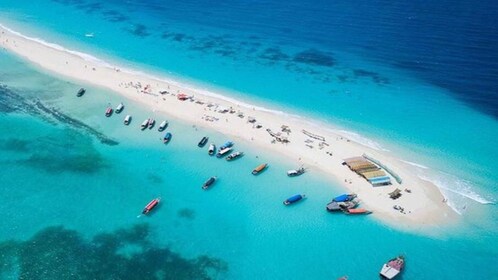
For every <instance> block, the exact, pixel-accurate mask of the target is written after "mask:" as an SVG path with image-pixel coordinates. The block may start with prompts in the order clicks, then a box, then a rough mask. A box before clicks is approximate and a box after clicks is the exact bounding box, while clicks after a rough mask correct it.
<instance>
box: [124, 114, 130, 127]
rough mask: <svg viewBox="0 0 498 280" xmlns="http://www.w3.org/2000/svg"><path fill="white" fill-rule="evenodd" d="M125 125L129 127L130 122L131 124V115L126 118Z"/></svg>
mask: <svg viewBox="0 0 498 280" xmlns="http://www.w3.org/2000/svg"><path fill="white" fill-rule="evenodd" d="M123 122H124V124H125V125H129V124H130V122H131V116H130V115H126V117H125V118H124V121H123Z"/></svg>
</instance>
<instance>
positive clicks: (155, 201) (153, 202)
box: [142, 197, 161, 215]
mask: <svg viewBox="0 0 498 280" xmlns="http://www.w3.org/2000/svg"><path fill="white" fill-rule="evenodd" d="M160 201H161V198H159V197H158V198H154V199H153V200H151V201H150V202H149V203H148V204H147V205H146V206H145V208H144V210H142V214H143V215H147V214H149V213H150V211H152V209H154V208H155V207H156V206H157V205H158V204H159V202H160Z"/></svg>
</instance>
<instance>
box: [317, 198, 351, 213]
mask: <svg viewBox="0 0 498 280" xmlns="http://www.w3.org/2000/svg"><path fill="white" fill-rule="evenodd" d="M358 204H359V201H358V200H356V199H354V200H350V201H343V202H337V201H331V202H329V203H328V204H327V207H326V208H325V209H327V211H329V212H334V211H347V210H348V209H354V208H356V207H357V206H358Z"/></svg>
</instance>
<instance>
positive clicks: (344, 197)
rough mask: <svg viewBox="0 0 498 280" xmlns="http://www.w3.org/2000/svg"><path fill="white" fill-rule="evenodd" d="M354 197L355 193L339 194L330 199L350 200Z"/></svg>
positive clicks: (338, 200) (336, 200) (337, 200)
mask: <svg viewBox="0 0 498 280" xmlns="http://www.w3.org/2000/svg"><path fill="white" fill-rule="evenodd" d="M355 198H356V194H354V193H352V194H341V195H340V196H338V197H336V198H334V199H332V201H334V202H346V201H351V200H353V199H355Z"/></svg>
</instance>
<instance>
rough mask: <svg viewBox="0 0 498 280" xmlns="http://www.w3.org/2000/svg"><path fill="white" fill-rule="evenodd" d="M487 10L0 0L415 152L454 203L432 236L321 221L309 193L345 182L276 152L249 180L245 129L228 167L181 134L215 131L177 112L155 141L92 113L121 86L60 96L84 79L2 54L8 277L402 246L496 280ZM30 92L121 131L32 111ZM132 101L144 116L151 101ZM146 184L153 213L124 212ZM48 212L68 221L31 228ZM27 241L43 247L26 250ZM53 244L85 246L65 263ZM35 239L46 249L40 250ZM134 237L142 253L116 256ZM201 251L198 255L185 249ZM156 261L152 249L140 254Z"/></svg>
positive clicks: (497, 130) (121, 53)
mask: <svg viewBox="0 0 498 280" xmlns="http://www.w3.org/2000/svg"><path fill="white" fill-rule="evenodd" d="M496 5H497V4H496V3H494V2H491V1H481V2H479V3H470V2H469V3H465V2H459V3H451V2H450V1H442V2H438V3H425V2H421V1H420V2H413V1H410V2H408V1H405V2H399V3H390V2H387V1H373V2H372V1H370V2H360V3H351V2H349V1H334V3H329V1H319V2H314V3H313V5H311V4H310V3H306V2H305V1H287V2H285V4H282V3H280V2H277V1H273V2H272V1H252V2H251V3H250V4H249V3H247V2H245V1H230V2H229V3H228V2H227V3H212V2H210V1H204V2H202V1H181V2H164V1H145V2H141V3H131V2H124V3H123V2H122V1H106V2H105V3H103V2H92V1H45V0H42V1H36V2H35V3H31V2H19V1H4V0H0V7H1V9H0V14H1V20H0V23H2V24H4V25H6V26H9V27H11V28H12V29H14V30H18V31H20V32H22V33H24V34H26V35H28V36H32V37H38V38H43V39H44V40H46V41H48V42H54V43H57V44H60V45H63V46H65V47H67V48H70V49H74V50H78V51H82V52H87V53H91V54H93V55H96V56H97V57H99V58H102V59H104V60H106V61H112V62H115V63H118V64H120V65H121V66H126V67H129V68H133V69H140V70H145V71H147V72H150V73H154V74H156V75H169V76H173V77H175V78H177V79H180V80H182V81H185V82H191V83H195V84H197V85H198V86H199V87H204V88H208V89H211V90H221V91H222V92H226V94H228V95H230V96H232V97H236V98H239V99H242V100H245V101H246V102H249V103H252V104H256V105H259V106H264V107H269V108H272V109H277V110H285V111H287V112H292V113H295V114H299V115H303V116H308V117H314V118H316V119H318V120H320V121H321V122H330V123H334V124H336V125H338V126H339V127H342V128H343V129H345V130H348V131H354V132H357V133H360V134H361V135H362V136H363V137H365V138H358V137H356V139H358V140H360V141H362V142H364V143H366V144H372V143H375V144H376V145H380V146H381V147H382V148H384V149H388V150H389V151H390V152H391V153H396V154H399V156H400V157H401V158H403V159H405V160H409V161H412V162H415V163H418V164H422V165H425V166H428V167H429V169H424V168H421V169H419V170H418V172H420V175H421V176H423V177H426V178H428V179H430V180H432V181H434V182H435V183H437V184H438V185H439V186H440V187H441V188H443V189H442V191H443V193H444V194H445V195H446V196H448V197H449V198H450V201H451V203H452V204H453V205H454V207H455V209H456V210H457V211H459V212H461V213H462V222H461V224H459V225H458V226H457V227H455V228H451V230H450V229H447V228H436V229H434V231H435V232H436V233H437V235H438V237H426V236H424V235H416V234H407V233H403V232H398V231H395V230H392V229H389V228H387V227H386V226H384V225H382V224H379V223H378V222H376V221H375V220H372V219H368V218H367V219H355V220H348V219H346V218H343V217H331V216H330V215H326V214H327V213H325V212H324V211H323V206H324V204H325V203H326V202H327V200H329V199H330V196H331V195H332V194H333V193H334V192H340V191H341V190H340V189H339V188H338V187H337V186H333V185H330V183H329V182H325V181H324V180H322V179H321V176H320V174H310V175H311V176H309V177H303V178H299V179H302V180H301V181H290V182H289V181H287V180H281V177H280V176H279V175H278V174H283V173H284V172H285V170H287V169H288V168H291V167H293V166H292V165H290V164H289V165H288V166H287V165H285V164H281V163H278V160H275V162H271V164H272V171H273V167H274V168H275V170H276V171H275V173H273V172H271V173H270V172H268V174H265V175H267V176H266V177H263V176H261V177H258V180H257V181H254V178H253V177H251V176H247V174H246V173H247V172H245V171H247V170H250V169H252V167H254V166H255V165H257V164H258V163H259V162H258V160H256V159H255V158H254V156H255V155H257V153H258V152H257V151H253V150H251V148H250V146H249V145H248V144H244V143H240V145H241V146H240V148H241V149H243V150H245V151H247V152H248V154H249V155H250V156H248V157H246V158H244V159H243V160H241V161H240V162H237V163H236V164H237V168H227V166H226V164H225V162H219V161H212V160H211V159H210V158H207V157H206V156H205V155H204V154H202V153H200V152H199V150H198V149H197V147H196V146H195V143H196V142H197V140H198V138H200V137H202V135H203V134H205V133H209V134H212V132H207V131H206V132H204V131H202V132H199V131H195V130H194V129H193V128H192V127H191V126H190V125H187V124H182V123H181V122H178V123H177V125H174V126H173V127H172V129H175V132H174V133H175V136H174V142H173V143H171V144H172V145H171V146H168V149H165V148H164V147H162V145H157V141H158V140H157V138H158V137H159V136H158V135H154V134H153V133H149V134H145V136H142V135H139V136H137V135H135V134H134V133H130V130H129V129H128V128H124V127H123V126H122V125H121V122H120V120H117V119H105V118H104V117H103V115H102V114H101V111H102V106H105V105H102V104H107V103H108V102H111V103H113V104H114V103H117V102H119V101H121V100H120V98H119V97H118V96H117V95H115V94H112V93H108V92H104V91H101V90H99V89H92V88H91V87H88V86H87V87H88V88H90V89H91V91H95V92H100V93H102V96H101V98H94V99H85V104H84V105H81V104H80V103H77V102H76V101H75V100H74V98H72V97H73V96H72V92H74V88H78V87H79V85H76V84H74V82H66V81H64V80H63V79H60V78H58V77H52V76H50V75H46V74H44V73H42V72H43V71H42V70H40V69H34V68H33V67H32V66H28V65H25V64H24V63H23V62H21V61H20V60H19V59H17V58H14V57H11V56H9V55H6V54H5V53H2V54H1V59H0V63H1V68H0V69H1V72H0V83H2V84H4V85H6V88H3V90H4V91H2V94H4V95H2V96H3V101H5V102H6V103H5V104H10V105H12V104H17V105H16V106H18V105H19V106H20V108H21V109H19V108H15V109H12V108H10V106H4V105H5V104H4V103H0V104H2V112H3V113H2V114H1V115H0V118H2V120H1V122H0V123H3V124H5V123H9V124H11V125H9V126H2V127H1V130H2V134H1V135H2V137H1V138H0V141H1V142H0V147H1V150H0V153H1V154H2V157H1V158H2V159H3V162H2V164H3V166H4V167H3V168H2V169H1V170H2V171H0V178H1V181H2V184H1V188H2V189H1V192H0V193H1V194H2V195H1V198H0V199H1V202H2V203H1V204H0V205H1V210H2V211H1V212H2V213H5V217H4V221H3V223H2V226H1V227H0V240H10V239H13V240H16V242H4V243H2V245H1V246H0V248H2V250H3V254H2V258H3V259H2V260H4V263H12V262H10V261H8V260H9V258H10V257H11V256H19V253H13V252H21V253H22V254H21V256H22V261H21V262H20V263H18V264H17V265H18V266H19V267H21V268H22V269H21V270H20V271H24V272H25V273H29V274H25V275H34V274H37V273H38V274H39V275H45V276H44V277H45V278H41V279H60V278H67V279H70V278H71V276H70V275H71V273H75V272H76V273H78V275H80V277H81V278H82V279H87V278H89V279H90V278H92V279H93V278H95V277H97V278H102V277H103V278H109V277H110V275H114V277H117V278H118V279H119V278H124V279H126V278H130V279H134V278H133V277H135V276H134V275H136V274H134V273H137V274H140V275H141V276H142V277H143V276H144V275H147V273H152V272H154V273H164V272H165V271H167V272H169V273H174V274H170V275H175V277H173V278H176V279H180V278H186V279H192V278H193V279H202V278H203V277H205V276H206V273H208V274H209V273H211V276H213V275H214V277H215V278H229V279H254V278H262V279H275V278H276V279H279V278H284V277H286V278H287V276H286V274H285V273H288V272H289V271H293V273H295V277H296V278H304V279H326V278H328V279H330V278H334V277H338V276H340V275H344V274H348V275H349V276H350V277H351V278H352V279H371V278H373V277H372V275H376V273H377V271H378V269H379V267H380V265H381V264H382V262H383V261H384V260H385V259H386V258H389V257H391V256H392V255H395V254H397V253H405V254H406V255H407V256H409V260H410V262H409V264H410V265H409V267H408V268H407V271H406V273H405V275H404V277H403V279H424V278H428V277H433V278H436V279H469V278H472V277H474V276H475V275H474V273H475V271H482V273H483V275H482V277H483V278H487V279H494V278H498V271H497V270H496V268H494V261H495V260H496V258H497V257H498V252H497V251H496V248H494V247H493V246H492V244H496V241H497V232H498V229H497V224H498V223H497V221H498V220H497V218H496V217H497V215H496V214H497V209H496V205H494V204H491V205H490V204H482V203H488V202H495V201H496V197H497V195H498V190H497V188H496V187H497V182H498V175H496V172H495V170H496V167H498V166H497V164H496V161H495V159H496V157H497V156H498V150H497V149H496V147H495V144H494V143H495V142H496V139H497V137H498V125H497V122H496V115H497V112H496V108H498V106H497V100H498V98H497V96H496V93H497V92H498V91H497V90H496V83H495V81H496V80H497V79H496V78H497V72H496V71H497V70H496V69H498V68H497V67H496V66H497V61H498V59H497V57H496V56H497V54H496V51H494V50H496V49H497V36H496V28H497V27H496V26H497V25H496V21H497V20H496V18H497V17H496V15H497V7H496ZM85 34H87V35H89V34H92V35H93V37H88V36H85ZM12 92H13V93H14V94H13V95H12V94H10V93H12ZM68 92H70V93H71V94H69V95H67V93H68ZM6 93H9V94H10V95H6ZM5 96H9V98H8V99H6V97H5ZM18 96H21V97H23V98H26V99H27V100H24V99H22V98H18ZM34 98H40V99H41V100H42V102H43V104H47V105H48V106H54V107H56V108H57V109H58V110H61V111H62V112H65V113H67V114H68V115H69V116H71V117H73V118H75V119H78V120H80V121H82V122H84V123H86V124H88V125H89V126H90V127H92V128H94V129H96V130H97V131H100V132H103V133H104V135H106V136H108V137H110V138H111V139H115V140H116V139H117V141H118V142H119V145H117V146H109V145H105V144H102V143H100V142H99V141H98V138H97V137H96V135H95V131H91V130H88V129H87V130H85V129H81V128H79V129H76V128H74V127H73V126H70V125H67V124H63V123H61V122H60V121H54V120H51V119H50V118H49V117H47V116H46V115H44V114H39V113H36V110H34V109H32V102H34ZM22 104H24V105H22ZM22 108H25V109H22ZM33 110H34V111H33ZM133 110H134V115H135V114H136V115H137V116H138V118H137V119H138V120H141V119H142V118H145V117H146V116H147V115H148V114H150V112H147V110H146V109H143V108H142V109H141V108H133ZM96 112H98V113H96ZM158 118H159V116H158ZM212 137H213V139H216V141H218V142H223V141H224V140H225V137H224V136H222V135H212ZM352 137H354V136H352ZM31 139H37V141H36V142H33V141H31ZM191 139H195V141H192V140H191ZM372 141H374V142H372ZM191 142H193V143H191ZM237 145H239V143H237ZM169 148H171V149H169ZM68 151H69V152H68ZM267 156H268V159H269V160H270V159H271V158H273V157H275V158H277V156H269V155H267ZM172 159H173V160H172ZM68 163H72V164H68ZM193 165H194V166H196V168H194V169H193V168H192V166H193ZM199 166H201V167H199ZM213 170H215V171H213ZM218 170H224V172H225V173H227V172H228V173H229V174H230V176H231V177H230V178H229V180H222V181H220V182H219V185H217V186H216V188H215V189H213V190H212V192H209V193H208V195H210V197H209V198H206V195H205V193H203V192H200V190H199V187H198V186H199V184H200V183H202V182H203V181H204V180H205V179H206V178H207V177H209V176H211V175H213V174H212V173H213V172H218ZM283 179H287V178H283ZM276 181H277V182H278V184H275V183H274V182H276ZM269 186H271V187H269ZM301 191H305V192H306V193H307V194H309V196H310V198H309V199H308V201H306V202H305V203H303V204H301V205H296V206H297V207H296V209H292V210H297V211H293V212H291V214H289V211H287V210H289V209H284V208H282V207H281V204H280V201H281V200H283V199H284V198H286V197H287V196H289V195H290V194H293V193H295V192H301ZM213 193H214V194H215V195H213ZM155 196H162V197H163V198H165V201H166V202H165V203H164V204H163V205H162V206H161V208H160V209H159V210H160V211H158V212H157V215H154V216H152V217H151V218H150V219H142V218H140V219H138V220H137V218H136V214H137V212H139V210H140V209H141V207H143V204H144V202H147V201H148V200H150V198H151V197H155ZM13 209H16V210H15V211H14V210H13ZM58 225H62V226H64V227H65V229H61V228H56V229H51V230H49V231H43V230H44V229H46V228H47V227H51V226H58ZM137 225H138V228H137V227H136V226H137ZM134 227H135V228H134ZM69 230H74V231H76V232H68V231H69ZM40 231H41V232H40ZM37 233H38V235H35V234H37ZM58 234H59V235H60V236H63V237H64V238H62V240H64V242H65V243H64V242H59V240H61V239H60V238H59V239H58V238H55V237H57V236H58ZM105 234H107V235H105ZM96 235H104V237H102V236H98V237H95V238H94V236H96ZM54 236H55V237H54ZM70 237H71V238H72V239H71V238H70ZM379 237H380V238H379ZM66 238H67V241H66ZM92 238H93V239H92ZM30 240H31V241H33V240H35V241H37V242H38V243H43V240H52V241H50V242H46V244H47V246H46V247H47V248H38V249H39V250H36V248H32V247H30V244H32V243H31V242H30ZM104 241H105V242H104ZM23 242H24V243H23ZM116 244H119V245H116ZM123 244H124V245H123ZM353 244H354V245H353ZM56 245H60V246H62V245H64V246H65V247H68V248H71V250H73V251H74V252H78V253H79V254H77V255H80V256H81V259H79V258H76V259H74V260H72V261H69V262H67V261H66V262H65V261H64V260H65V259H64V257H66V258H67V256H64V254H61V253H60V251H58V248H59V246H56ZM52 246H53V247H52ZM104 249H105V250H104ZM153 249H154V250H156V251H154V250H153ZM134 250H135V251H134ZM47 251H48V254H54V256H56V257H55V258H46V257H43V256H44V254H45V253H47ZM129 251H131V252H140V253H141V254H139V255H138V256H137V255H135V257H134V258H124V257H123V256H129V255H127V254H130V253H129ZM5 252H6V253H5ZM127 252H128V253H127ZM428 252H430V253H428ZM57 254H59V255H57ZM202 255H207V256H208V258H207V259H206V258H204V259H196V258H199V257H200V256H202ZM45 256H46V255H45ZM71 256H73V255H71ZM469 256H471V257H469ZM151 258H153V259H157V263H148V264H147V265H146V264H145V263H144V262H143V259H151ZM51 259H52V260H51ZM84 260H107V261H102V263H117V264H119V265H116V267H104V266H103V267H99V266H97V265H96V264H95V262H94V263H90V264H87V263H86V262H85V261H84ZM140 260H142V261H140ZM167 260H174V261H171V262H170V263H173V265H166V264H168V261H167ZM220 260H221V261H220ZM68 263H70V264H71V265H67V264H68ZM359 263H360V264H361V265H358V264H359ZM83 264H85V265H83ZM172 267H176V268H182V269H178V270H182V271H190V272H192V274H190V275H189V274H186V275H183V274H181V273H180V272H178V271H176V270H174V269H173V268H172ZM296 267H299V269H296ZM358 267H361V269H359V268H358ZM483 267H486V269H484V270H483ZM89 268H91V269H89ZM134 268H140V269H134ZM205 268H207V270H205ZM13 271H19V270H18V269H15V267H14V269H12V267H10V268H8V269H6V270H0V273H3V274H1V276H2V277H4V278H7V277H8V278H7V279H17V278H18V277H17V276H16V274H15V273H13ZM42 271H43V272H44V273H48V272H47V271H52V272H51V273H55V275H58V276H59V278H56V276H54V275H52V276H51V275H50V274H49V273H48V274H40V272H42ZM127 271H133V273H128V274H126V272H127ZM206 271H208V272H206ZM57 273H59V274H57ZM120 273H124V274H120ZM124 275H126V276H124ZM51 277H52V278H51ZM35 279H36V278H35Z"/></svg>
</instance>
